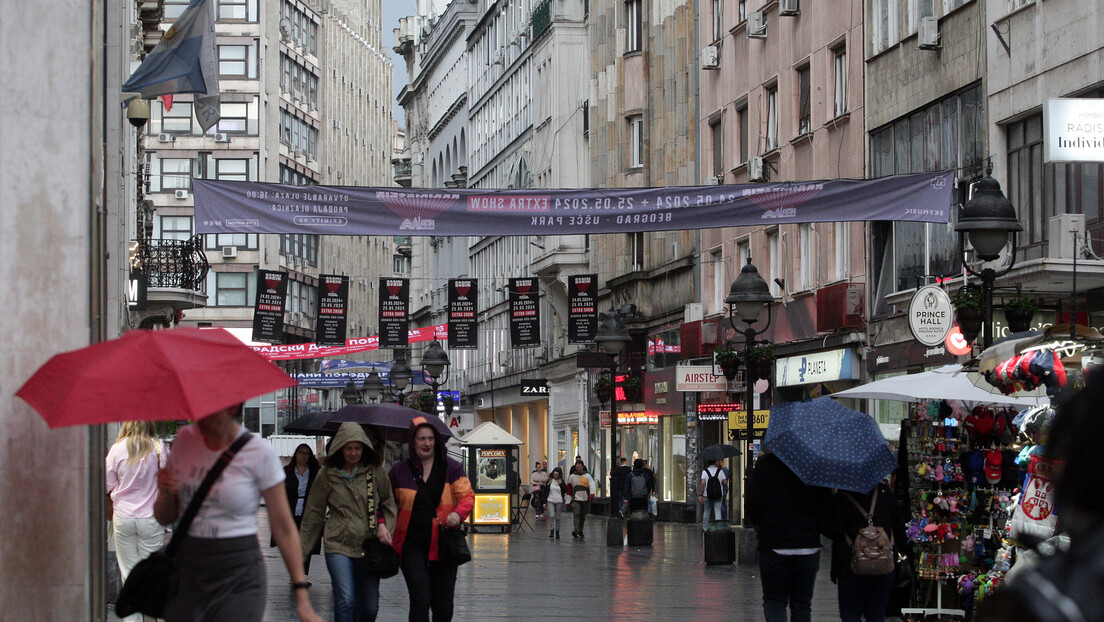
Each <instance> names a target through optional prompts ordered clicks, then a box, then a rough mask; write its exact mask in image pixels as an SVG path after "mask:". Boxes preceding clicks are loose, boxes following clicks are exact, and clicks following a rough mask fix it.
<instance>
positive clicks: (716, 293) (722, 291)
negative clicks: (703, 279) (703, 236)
mask: <svg viewBox="0 0 1104 622" xmlns="http://www.w3.org/2000/svg"><path fill="white" fill-rule="evenodd" d="M709 265H710V267H712V268H713V301H712V303H711V304H710V305H709V312H710V313H722V312H724V310H725V307H724V299H725V296H728V285H726V284H725V266H724V257H722V256H721V251H720V250H715V251H713V253H712V254H711V257H710V261H709Z"/></svg>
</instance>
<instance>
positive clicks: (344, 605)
mask: <svg viewBox="0 0 1104 622" xmlns="http://www.w3.org/2000/svg"><path fill="white" fill-rule="evenodd" d="M326 570H329V571H330V582H331V583H333V599H334V622H375V620H376V614H377V613H379V582H380V580H379V577H378V576H375V575H370V574H368V573H367V571H366V570H367V569H366V568H365V564H364V559H363V558H353V557H349V556H348V555H342V554H341V553H326Z"/></svg>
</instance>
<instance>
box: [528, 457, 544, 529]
mask: <svg viewBox="0 0 1104 622" xmlns="http://www.w3.org/2000/svg"><path fill="white" fill-rule="evenodd" d="M547 483H548V473H546V472H545V470H544V465H543V464H542V463H541V462H539V461H538V462H537V463H536V465H534V466H533V472H532V473H530V474H529V494H531V495H532V497H530V498H531V499H532V501H531V503H532V504H533V507H534V508H535V511H536V513H537V518H544V498H545V490H544V487H545V485H546V484H547Z"/></svg>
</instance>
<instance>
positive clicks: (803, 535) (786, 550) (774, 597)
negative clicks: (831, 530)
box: [745, 451, 831, 622]
mask: <svg viewBox="0 0 1104 622" xmlns="http://www.w3.org/2000/svg"><path fill="white" fill-rule="evenodd" d="M830 499H831V498H830V493H829V491H828V490H827V489H825V488H814V487H812V486H806V485H805V483H804V482H802V481H801V480H800V479H798V477H797V475H795V474H794V473H793V471H791V470H790V469H789V467H787V466H786V465H785V463H783V462H782V461H781V460H780V459H779V458H778V456H776V455H774V454H772V453H770V452H768V451H763V452H761V453H760V456H759V461H758V462H757V463H756V465H755V468H754V469H753V470H752V472H751V478H750V479H749V481H748V490H747V497H746V501H745V503H746V505H747V517H748V522H749V524H751V525H752V526H754V528H755V532H756V534H758V536H759V576H760V579H761V581H762V584H763V617H764V618H765V619H766V622H785V621H786V610H787V607H788V608H789V613H790V615H789V619H790V620H791V621H792V622H808V621H809V620H810V618H811V616H812V602H813V586H814V585H815V583H816V576H817V570H819V569H820V532H821V524H822V522H823V520H822V517H824V516H826V515H827V513H828V512H830V511H831V506H830Z"/></svg>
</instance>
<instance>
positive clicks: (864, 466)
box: [763, 397, 897, 493]
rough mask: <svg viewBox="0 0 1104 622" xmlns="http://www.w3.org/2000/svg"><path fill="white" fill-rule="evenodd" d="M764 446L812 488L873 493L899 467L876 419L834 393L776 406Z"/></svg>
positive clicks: (773, 407)
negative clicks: (852, 407) (841, 401)
mask: <svg viewBox="0 0 1104 622" xmlns="http://www.w3.org/2000/svg"><path fill="white" fill-rule="evenodd" d="M763 446H764V447H765V448H766V449H768V450H769V451H771V452H772V453H774V454H775V455H777V456H778V457H779V459H781V460H782V462H784V463H786V466H788V467H790V470H791V471H793V472H794V474H796V475H797V476H798V477H799V478H801V481H803V482H805V483H806V484H808V485H810V486H823V487H825V488H839V489H841V490H850V491H853V492H859V493H868V492H870V491H871V490H873V489H874V487H875V486H877V485H878V483H879V482H881V481H882V479H884V478H885V477H886V476H887V475H889V474H890V473H892V472H893V469H895V468H896V467H897V460H896V458H894V457H893V452H892V451H890V449H889V444H887V443H886V440H885V437H884V436H883V435H882V431H881V429H880V428H879V427H878V424H877V423H875V422H874V419H873V418H872V417H871V416H870V415H867V414H864V413H861V412H858V411H855V410H851V409H850V408H848V407H846V406H844V405H843V404H840V403H839V402H837V401H835V400H834V399H832V398H830V397H820V398H817V399H815V400H811V401H808V402H787V403H784V404H779V405H777V406H772V407H771V414H770V425H769V426H768V427H767V434H766V436H765V437H764V438H763Z"/></svg>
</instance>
